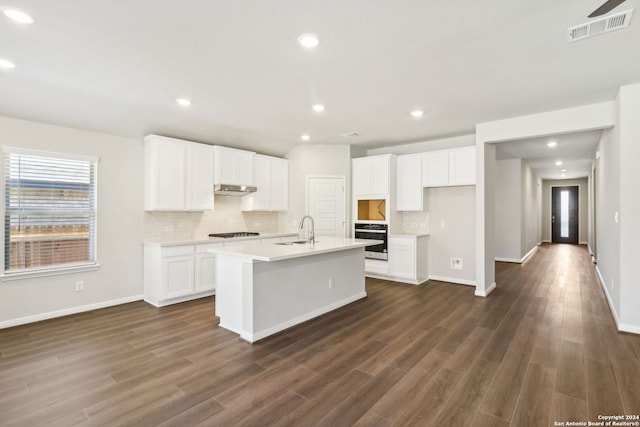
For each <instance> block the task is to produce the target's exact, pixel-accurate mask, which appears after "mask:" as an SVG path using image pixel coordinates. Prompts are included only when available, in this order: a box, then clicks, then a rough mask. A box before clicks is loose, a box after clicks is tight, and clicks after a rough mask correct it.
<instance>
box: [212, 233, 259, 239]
mask: <svg viewBox="0 0 640 427" xmlns="http://www.w3.org/2000/svg"><path fill="white" fill-rule="evenodd" d="M259 235H260V233H254V232H251V231H236V232H233V233H211V234H209V237H221V238H223V239H229V238H232V237H248V236H259Z"/></svg>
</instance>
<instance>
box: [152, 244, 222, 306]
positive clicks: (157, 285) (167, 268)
mask: <svg viewBox="0 0 640 427" xmlns="http://www.w3.org/2000/svg"><path fill="white" fill-rule="evenodd" d="M215 246H222V243H208V244H200V245H184V246H170V247H162V246H159V245H152V244H147V245H145V247H144V300H145V301H146V302H148V303H149V304H152V305H155V306H156V307H162V306H165V305H169V304H175V303H178V302H183V301H188V300H191V299H195V298H202V297H205V296H209V295H213V294H214V293H215V288H216V284H215V277H216V270H215V268H216V258H215V255H214V254H210V253H208V252H207V249H208V248H211V247H215Z"/></svg>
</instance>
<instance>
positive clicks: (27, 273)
mask: <svg viewBox="0 0 640 427" xmlns="http://www.w3.org/2000/svg"><path fill="white" fill-rule="evenodd" d="M9 154H18V155H20V154H23V155H30V156H39V157H46V158H51V159H61V160H76V161H86V162H90V163H93V164H94V181H95V185H94V188H93V190H94V197H95V201H94V209H95V211H94V217H95V227H94V228H95V231H94V233H95V234H94V236H93V248H91V250H93V252H94V254H95V257H94V261H90V262H80V263H73V264H71V263H69V264H57V265H51V266H43V267H35V268H31V269H27V270H17V271H6V270H5V269H6V265H5V264H4V263H5V261H4V259H5V248H6V238H7V236H6V230H5V227H4V226H3V227H2V229H3V231H2V233H3V235H2V237H3V240H2V243H3V244H2V249H1V250H0V252H1V255H2V259H3V267H2V270H1V271H0V282H6V281H13V280H20V279H28V278H33V277H48V276H56V275H61V274H72V273H79V272H83V271H93V270H98V269H99V268H100V267H101V264H100V263H99V262H98V256H99V253H98V220H99V218H98V214H99V206H98V199H99V198H98V185H99V180H98V173H99V171H98V169H99V161H100V159H99V158H98V157H95V156H86V155H81V154H70V153H61V152H54V151H44V150H32V149H25V148H17V147H10V146H3V147H2V162H1V163H2V166H1V168H2V174H1V175H2V176H1V185H2V188H3V196H2V197H3V203H2V207H1V208H0V209H1V211H2V216H3V218H4V217H5V215H6V209H5V207H6V203H7V200H6V197H7V193H6V185H7V183H6V173H7V171H6V170H5V166H6V161H7V156H8V155H9Z"/></svg>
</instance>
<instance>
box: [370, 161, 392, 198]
mask: <svg viewBox="0 0 640 427" xmlns="http://www.w3.org/2000/svg"><path fill="white" fill-rule="evenodd" d="M371 194H389V156H381V157H372V158H371Z"/></svg>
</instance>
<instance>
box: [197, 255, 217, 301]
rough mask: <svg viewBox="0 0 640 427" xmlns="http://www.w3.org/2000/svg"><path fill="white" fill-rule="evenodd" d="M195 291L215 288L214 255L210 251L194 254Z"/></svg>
mask: <svg viewBox="0 0 640 427" xmlns="http://www.w3.org/2000/svg"><path fill="white" fill-rule="evenodd" d="M195 268H196V279H195V292H196V293H198V292H205V291H213V290H215V289H216V256H215V254H210V253H200V254H196V267H195Z"/></svg>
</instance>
